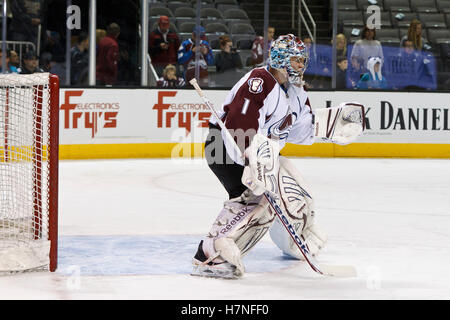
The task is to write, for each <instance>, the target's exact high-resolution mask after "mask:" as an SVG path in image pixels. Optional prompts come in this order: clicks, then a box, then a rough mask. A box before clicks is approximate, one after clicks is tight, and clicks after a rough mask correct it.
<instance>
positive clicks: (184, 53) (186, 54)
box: [178, 26, 214, 85]
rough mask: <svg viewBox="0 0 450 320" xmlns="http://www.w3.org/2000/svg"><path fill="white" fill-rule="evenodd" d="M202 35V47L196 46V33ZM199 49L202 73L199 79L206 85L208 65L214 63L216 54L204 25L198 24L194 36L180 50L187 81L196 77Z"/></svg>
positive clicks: (180, 60)
mask: <svg viewBox="0 0 450 320" xmlns="http://www.w3.org/2000/svg"><path fill="white" fill-rule="evenodd" d="M197 34H198V35H199V36H200V47H199V48H197V47H196V46H195V37H196V35H197ZM197 49H198V50H199V51H200V59H199V62H198V63H199V66H200V75H199V78H200V79H199V81H200V82H201V84H203V85H205V84H207V83H208V65H213V64H214V56H213V54H212V49H211V46H210V45H209V43H208V41H206V34H205V28H203V27H202V26H196V27H195V28H194V31H193V32H192V38H191V39H186V40H184V41H183V43H182V44H181V46H180V49H179V50H178V63H180V64H182V65H183V67H184V70H185V72H184V79H185V80H186V82H188V81H189V80H191V79H193V78H195V53H196V51H197Z"/></svg>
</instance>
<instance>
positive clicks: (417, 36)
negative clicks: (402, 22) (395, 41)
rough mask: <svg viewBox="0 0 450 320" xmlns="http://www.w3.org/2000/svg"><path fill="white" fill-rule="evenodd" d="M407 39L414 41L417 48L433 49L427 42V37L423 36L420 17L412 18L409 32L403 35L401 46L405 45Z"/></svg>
mask: <svg viewBox="0 0 450 320" xmlns="http://www.w3.org/2000/svg"><path fill="white" fill-rule="evenodd" d="M406 40H410V41H412V43H413V45H414V49H415V50H418V51H422V49H426V50H429V49H431V47H430V46H429V45H428V44H427V43H426V40H425V38H424V37H422V23H421V22H420V21H419V20H418V19H412V20H411V23H410V25H409V29H408V34H407V35H405V36H403V37H402V39H401V40H400V47H404V42H405V41H406Z"/></svg>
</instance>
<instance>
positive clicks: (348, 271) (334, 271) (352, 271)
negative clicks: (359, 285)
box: [320, 264, 358, 278]
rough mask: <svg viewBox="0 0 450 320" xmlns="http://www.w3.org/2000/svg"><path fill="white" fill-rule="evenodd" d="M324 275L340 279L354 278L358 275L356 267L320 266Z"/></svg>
mask: <svg viewBox="0 0 450 320" xmlns="http://www.w3.org/2000/svg"><path fill="white" fill-rule="evenodd" d="M320 268H321V270H322V272H323V274H324V275H328V276H332V277H340V278H354V277H356V276H357V275H358V274H357V272H356V268H355V267H354V266H336V265H326V264H322V265H320Z"/></svg>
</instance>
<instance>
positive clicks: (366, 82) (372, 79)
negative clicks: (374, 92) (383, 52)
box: [358, 57, 387, 89]
mask: <svg viewBox="0 0 450 320" xmlns="http://www.w3.org/2000/svg"><path fill="white" fill-rule="evenodd" d="M381 66H382V60H381V58H379V57H371V58H370V59H369V61H367V69H368V70H369V72H367V73H365V74H364V75H363V76H362V77H361V79H360V80H359V82H358V89H386V88H387V82H386V79H385V78H384V77H383V75H382V74H381Z"/></svg>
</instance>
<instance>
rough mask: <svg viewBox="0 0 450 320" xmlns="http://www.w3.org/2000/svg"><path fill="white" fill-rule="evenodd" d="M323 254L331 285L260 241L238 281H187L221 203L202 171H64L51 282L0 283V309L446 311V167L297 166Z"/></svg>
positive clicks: (333, 162)
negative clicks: (354, 306)
mask: <svg viewBox="0 0 450 320" xmlns="http://www.w3.org/2000/svg"><path fill="white" fill-rule="evenodd" d="M293 161H294V162H295V164H296V166H297V167H298V168H299V170H300V171H301V172H302V173H303V175H304V176H305V179H306V180H307V181H308V182H309V183H310V184H311V187H312V191H313V195H314V196H315V199H316V209H317V223H320V225H321V226H323V228H324V229H326V230H327V231H328V234H329V242H328V244H327V247H326V248H325V249H324V250H323V252H321V254H320V255H319V257H318V260H319V262H320V263H323V264H329V265H332V264H339V265H343V264H344V265H346V264H351V265H354V266H355V267H356V268H357V271H358V276H357V277H356V278H328V277H322V276H320V275H317V274H315V273H314V272H313V271H312V270H310V268H309V267H308V266H307V265H306V263H303V262H298V261H295V260H288V259H285V258H283V257H282V255H281V253H280V252H279V251H278V250H277V249H276V247H275V245H274V244H273V243H271V240H270V237H268V236H266V237H265V238H264V239H263V240H262V241H261V242H260V243H259V244H258V245H257V246H256V247H255V248H254V250H253V251H252V252H251V253H250V254H249V255H248V256H247V257H245V259H244V264H245V266H246V268H247V271H248V272H247V273H246V274H245V276H244V277H243V278H242V279H240V280H217V279H207V278H199V277H192V276H190V275H189V274H188V273H189V271H190V269H189V268H190V259H191V257H192V256H193V254H194V253H195V250H196V247H197V244H198V241H200V240H201V238H202V236H203V235H204V234H205V233H207V232H208V231H209V228H210V225H211V223H212V222H213V220H214V218H215V217H216V215H217V213H218V212H219V210H220V208H221V206H222V201H223V200H224V199H225V196H226V194H225V191H224V190H223V188H222V186H221V185H220V184H219V182H218V181H217V180H216V178H215V176H213V174H212V173H211V172H210V171H209V169H208V167H207V166H206V164H205V163H204V162H203V161H201V160H200V161H198V160H197V161H178V162H177V161H173V160H104V161H103V160H98V161H61V162H60V189H59V192H60V201H59V204H60V216H59V221H60V228H59V233H60V247H59V255H60V259H59V268H58V270H57V272H56V273H47V272H39V273H27V274H17V275H13V276H3V277H0V299H233V300H236V299H450V274H449V272H448V270H449V268H450V183H449V182H450V165H449V164H450V161H449V160H439V159H433V160H431V159H430V160H417V159H341V158H339V159H325V158H298V159H293Z"/></svg>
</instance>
